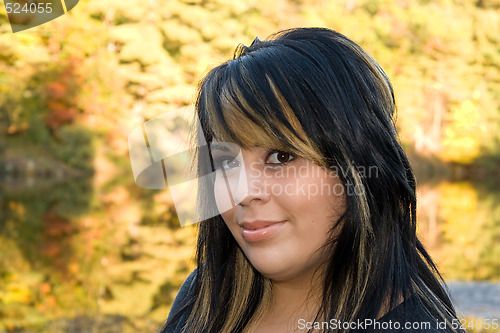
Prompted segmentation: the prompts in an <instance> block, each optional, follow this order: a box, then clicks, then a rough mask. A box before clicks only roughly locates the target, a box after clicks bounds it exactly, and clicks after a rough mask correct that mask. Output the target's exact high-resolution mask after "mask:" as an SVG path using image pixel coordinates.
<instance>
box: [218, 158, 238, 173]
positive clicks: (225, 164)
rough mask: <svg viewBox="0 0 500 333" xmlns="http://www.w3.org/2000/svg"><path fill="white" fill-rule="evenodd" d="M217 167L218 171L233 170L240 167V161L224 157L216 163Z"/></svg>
mask: <svg viewBox="0 0 500 333" xmlns="http://www.w3.org/2000/svg"><path fill="white" fill-rule="evenodd" d="M215 166H216V168H217V169H223V170H225V171H229V170H232V169H234V168H237V167H239V166H240V162H239V161H238V159H236V158H234V157H223V158H219V159H217V160H216V161H215Z"/></svg>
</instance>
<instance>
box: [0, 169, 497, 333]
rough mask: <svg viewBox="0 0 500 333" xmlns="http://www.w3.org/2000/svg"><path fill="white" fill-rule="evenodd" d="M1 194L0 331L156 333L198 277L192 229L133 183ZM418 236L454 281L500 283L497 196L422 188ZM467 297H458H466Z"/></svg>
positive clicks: (165, 197)
mask: <svg viewBox="0 0 500 333" xmlns="http://www.w3.org/2000/svg"><path fill="white" fill-rule="evenodd" d="M2 186H3V187H2V189H1V191H0V299H1V301H0V319H1V320H0V331H2V330H7V331H9V330H15V329H16V328H17V329H18V330H19V331H23V330H24V329H27V330H31V331H38V332H70V331H71V332H72V331H83V330H84V329H86V328H88V327H93V328H94V329H96V328H98V331H99V332H118V331H119V332H136V331H151V332H152V331H155V330H156V329H157V328H158V327H159V325H161V322H162V321H163V320H164V319H165V317H166V313H167V310H168V308H169V307H170V305H171V303H172V301H173V299H174V297H175V294H176V292H177V290H178V288H179V286H180V285H181V283H182V282H183V280H184V279H185V277H186V276H187V274H189V272H190V271H191V270H192V268H193V265H194V264H193V253H194V252H193V249H194V243H195V239H194V228H193V227H184V228H179V227H178V221H176V219H175V214H174V209H173V204H172V199H171V197H170V195H169V194H168V192H166V191H151V190H142V189H140V188H138V187H136V186H135V184H134V183H133V180H131V179H130V177H128V176H127V177H122V178H120V177H118V178H115V179H111V180H109V181H107V182H105V183H103V184H97V185H96V183H95V180H94V179H92V178H78V179H72V180H71V181H67V182H64V183H62V182H59V183H54V182H52V183H51V182H50V181H48V182H46V183H43V182H42V183H37V184H35V185H33V184H32V185H30V186H24V187H23V186H20V184H19V183H17V184H16V183H14V182H12V181H11V182H9V183H6V182H4V183H3V185H2ZM418 196H419V210H418V214H419V221H420V226H419V233H420V235H421V237H422V239H423V241H424V243H425V245H426V246H427V247H428V248H429V250H430V253H431V255H432V256H433V257H434V258H435V259H436V262H437V263H438V266H439V267H440V269H441V271H442V272H443V275H444V277H445V279H447V280H488V281H498V280H500V260H499V259H498V258H500V207H499V206H498V205H497V203H498V201H499V200H498V199H499V197H500V195H499V192H498V191H495V190H492V189H488V188H485V187H484V186H483V185H481V184H473V183H470V182H440V183H435V184H432V183H428V184H422V185H421V186H420V187H419V192H418ZM459 292H460V290H459Z"/></svg>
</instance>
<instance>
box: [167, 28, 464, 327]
mask: <svg viewBox="0 0 500 333" xmlns="http://www.w3.org/2000/svg"><path fill="white" fill-rule="evenodd" d="M196 110H197V115H198V118H199V121H200V125H201V128H202V133H198V135H200V136H201V135H203V137H204V138H205V139H206V140H207V142H210V141H212V140H213V139H217V140H221V141H228V142H234V143H236V144H238V145H240V146H241V147H243V148H245V147H251V146H255V145H260V146H265V147H269V148H272V149H276V148H280V149H284V150H285V151H289V152H291V153H293V154H295V155H297V156H302V157H304V158H308V159H310V160H312V161H314V162H315V163H317V164H318V165H321V166H324V167H329V168H332V167H334V168H335V170H336V171H337V173H338V176H339V177H340V179H341V180H342V182H343V184H344V187H345V190H346V191H345V193H346V211H345V213H344V215H343V216H342V218H341V222H342V223H341V231H340V233H339V232H336V236H335V237H332V238H331V240H330V241H329V242H327V244H325V246H324V248H325V249H326V250H327V251H329V253H330V254H331V255H330V259H329V261H328V263H327V267H326V270H325V275H324V278H323V295H324V296H323V298H322V301H321V305H320V308H319V310H318V313H317V317H316V319H318V320H323V321H328V320H329V319H331V318H336V319H338V320H340V321H343V322H354V321H356V320H358V319H365V318H377V316H378V314H379V313H380V311H381V310H383V309H384V307H387V308H389V309H391V308H393V307H394V306H395V305H397V304H398V303H399V302H401V300H402V299H403V300H404V302H403V304H404V306H405V307H408V309H410V310H411V309H416V308H419V309H424V310H425V311H427V312H428V313H434V314H436V315H435V316H438V317H439V318H437V319H442V320H444V319H448V320H449V318H452V317H454V316H455V314H454V310H453V307H452V304H451V302H450V300H449V298H448V296H447V293H446V292H445V290H444V288H443V287H442V285H441V283H440V282H442V279H441V277H440V275H439V273H438V271H437V269H436V266H435V265H434V263H433V262H432V260H431V258H430V256H429V255H428V253H427V252H426V251H425V249H424V247H423V246H422V244H421V243H420V241H419V240H418V238H417V236H416V195H415V178H414V175H413V172H412V169H411V167H410V164H409V162H408V159H407V157H406V155H405V153H404V151H403V149H402V147H401V145H400V144H399V142H398V138H397V134H396V129H395V124H394V113H395V101H394V93H393V89H392V86H391V84H390V82H389V80H388V78H387V76H386V74H385V73H384V71H383V70H382V69H381V68H380V66H379V65H378V64H377V63H376V62H375V61H374V60H373V59H372V58H371V57H370V56H369V55H368V54H367V53H366V52H365V51H363V50H362V49H361V48H360V47H359V46H358V45H357V44H355V43H354V42H352V41H351V40H349V39H348V38H346V37H345V36H343V35H341V34H340V33H337V32H335V31H332V30H329V29H323V28H299V29H290V30H285V31H282V32H279V33H277V34H274V35H272V36H271V37H270V38H268V39H267V40H264V41H260V40H258V39H256V40H255V41H254V43H253V44H252V45H251V46H249V47H246V46H242V45H240V46H239V47H238V48H237V50H236V52H235V56H234V59H232V60H230V61H227V62H226V63H224V64H222V65H220V66H218V67H216V68H214V69H213V70H212V71H210V72H209V73H208V74H207V75H206V76H205V78H204V79H203V80H202V81H201V83H200V85H199V93H198V97H197V102H196ZM202 153H203V152H200V154H202ZM201 159H206V156H200V160H201ZM201 169H202V166H201V164H200V170H199V171H200V172H204V173H206V172H207V170H201ZM367 170H371V171H373V172H366V171H367ZM200 199H201V198H200ZM212 199H213V198H203V200H205V202H207V201H210V200H212ZM208 204H210V202H209V203H208ZM212 206H213V205H212ZM334 225H335V226H336V225H337V224H336V223H333V222H332V229H333V227H334ZM338 225H340V224H338ZM332 234H333V233H332ZM197 260H198V269H197V272H196V277H195V281H194V283H193V288H191V291H190V296H189V297H188V299H187V301H186V303H185V304H184V306H183V308H182V309H181V311H188V312H189V313H190V316H189V318H188V320H187V322H186V325H185V327H184V328H185V332H196V333H198V332H211V333H220V332H241V331H243V330H244V328H248V327H250V326H251V325H252V324H255V323H256V322H258V320H259V318H260V316H261V315H262V314H263V312H265V310H266V307H267V304H268V302H269V299H270V295H271V293H272V282H271V281H269V280H268V279H266V278H265V277H263V276H262V275H261V274H260V273H259V272H257V271H256V270H255V269H254V268H253V267H252V265H251V264H250V263H249V262H248V260H247V259H246V257H245V256H244V254H243V253H242V251H241V249H240V248H239V246H238V244H237V243H236V241H235V239H234V238H233V236H232V235H231V233H230V231H229V230H228V228H227V227H226V225H225V223H224V221H223V220H222V218H221V217H220V216H216V217H214V218H211V219H209V220H207V221H203V222H201V223H200V225H199V239H198V246H197ZM181 311H180V312H181ZM179 316H180V313H178V314H177V316H176V315H174V316H172V320H171V322H174V321H175V320H177V319H178V318H179ZM168 325H169V323H167V326H168Z"/></svg>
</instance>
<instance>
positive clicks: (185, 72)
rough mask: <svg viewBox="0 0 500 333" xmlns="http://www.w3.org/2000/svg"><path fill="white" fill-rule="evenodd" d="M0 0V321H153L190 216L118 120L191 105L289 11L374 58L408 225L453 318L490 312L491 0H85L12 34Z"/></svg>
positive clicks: (498, 252)
mask: <svg viewBox="0 0 500 333" xmlns="http://www.w3.org/2000/svg"><path fill="white" fill-rule="evenodd" d="M0 8H1V9H0V332H154V331H156V330H157V329H158V328H159V327H160V326H161V324H162V322H163V321H164V320H165V319H166V316H167V313H168V310H169V309H170V306H171V304H172V301H173V299H174V297H175V295H176V293H177V290H178V288H179V287H180V285H181V283H182V282H183V281H184V279H185V277H186V276H187V275H188V274H189V273H190V272H191V270H192V269H193V268H194V261H193V259H194V257H193V255H194V244H195V228H194V227H184V228H180V226H179V222H178V220H177V219H176V216H175V211H174V209H173V205H172V200H171V197H170V195H169V193H168V192H167V191H153V190H144V189H141V188H139V187H138V186H137V185H136V184H135V182H134V179H133V175H132V171H131V168H130V164H129V163H130V162H129V155H128V147H127V138H128V135H129V134H130V132H131V131H132V130H133V129H134V128H135V127H137V126H140V125H141V123H143V122H144V121H146V120H148V119H151V118H154V117H155V116H157V115H161V114H163V113H165V112H168V111H169V110H173V109H176V108H179V107H182V106H185V105H189V104H191V103H192V102H193V95H194V92H195V86H196V83H197V81H198V80H199V79H200V78H201V77H202V75H203V73H204V72H206V71H207V69H209V68H211V67H213V66H215V65H216V64H218V63H220V62H221V61H224V60H227V59H229V58H230V57H231V56H232V52H233V50H234V48H235V47H236V45H237V44H238V43H244V44H246V45H249V44H250V43H251V42H252V41H253V39H254V38H255V36H259V37H260V38H261V39H262V38H264V37H266V36H268V35H269V34H271V33H273V32H276V31H277V30H280V29H284V28H290V27H297V26H322V27H328V28H332V29H335V30H337V31H339V32H341V33H343V34H345V35H347V36H348V37H350V38H351V39H352V40H354V41H355V42H357V43H358V44H360V45H361V46H362V47H363V48H364V49H365V50H366V51H367V52H368V53H369V54H371V55H372V56H373V57H374V58H375V59H376V60H377V61H378V62H379V63H380V64H381V65H382V67H383V68H384V69H385V71H386V72H387V74H388V75H389V77H390V79H391V81H392V83H393V85H394V88H395V92H396V100H397V105H398V121H397V125H398V129H399V133H400V140H401V142H402V143H403V145H404V147H405V149H406V151H407V153H408V155H409V157H410V159H411V161H412V164H413V167H414V169H415V172H416V174H417V180H418V199H419V207H418V214H419V216H418V218H419V223H420V224H419V234H420V237H421V238H422V240H423V242H424V243H425V245H426V246H427V247H428V248H429V250H430V252H431V255H432V256H433V257H434V259H435V261H436V263H437V264H438V267H439V268H440V269H441V272H442V273H443V277H444V278H445V280H447V281H450V282H451V289H452V291H453V295H454V298H455V299H456V301H457V302H458V301H460V300H461V299H462V303H460V304H459V312H460V313H461V316H462V318H467V319H468V320H469V319H474V320H476V322H477V323H478V324H481V320H483V319H492V318H493V317H491V316H494V315H495V314H496V318H498V317H500V314H499V313H500V299H499V298H500V205H499V199H500V189H499V184H500V172H499V169H498V164H499V162H500V131H499V129H500V1H499V0H456V1H452V0H437V1H430V0H399V1H383V0H373V1H372V0H334V1H328V0H277V1H272V0H259V1H257V0H250V1H232V0H169V1H158V0H146V1H134V0H106V1H98V0H87V1H81V2H80V3H79V4H78V6H77V7H75V8H74V9H73V10H72V11H70V12H69V13H68V14H67V15H64V16H62V17H59V18H58V19H56V20H54V21H51V22H49V23H47V24H44V25H41V26H38V27H36V28H32V29H29V30H27V31H25V32H19V33H16V34H13V33H12V31H11V28H10V26H9V22H8V20H7V16H6V13H5V10H4V7H3V6H0ZM463 300H465V302H464V301H463ZM469 323H470V322H469V321H468V322H467V324H469ZM478 324H475V325H474V326H479V325H478ZM499 324H500V323H499ZM469 328H470V327H469ZM471 331H475V332H494V331H500V330H493V329H492V328H490V329H484V327H483V328H482V329H471Z"/></svg>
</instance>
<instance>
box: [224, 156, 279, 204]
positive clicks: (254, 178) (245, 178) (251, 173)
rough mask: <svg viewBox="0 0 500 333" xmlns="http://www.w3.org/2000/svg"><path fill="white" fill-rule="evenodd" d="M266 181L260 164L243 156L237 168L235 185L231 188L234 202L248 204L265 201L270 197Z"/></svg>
mask: <svg viewBox="0 0 500 333" xmlns="http://www.w3.org/2000/svg"><path fill="white" fill-rule="evenodd" d="M268 185H269V184H268V181H266V179H265V177H264V172H263V169H262V165H261V164H260V163H258V162H257V161H252V160H251V159H248V158H247V159H246V160H245V158H244V162H243V163H242V167H241V168H240V170H239V173H238V178H237V182H236V186H235V188H234V189H233V198H234V203H235V204H236V205H240V206H248V205H250V204H251V203H252V202H254V201H257V202H262V203H263V202H267V201H268V200H269V198H270V193H269V191H268Z"/></svg>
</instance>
